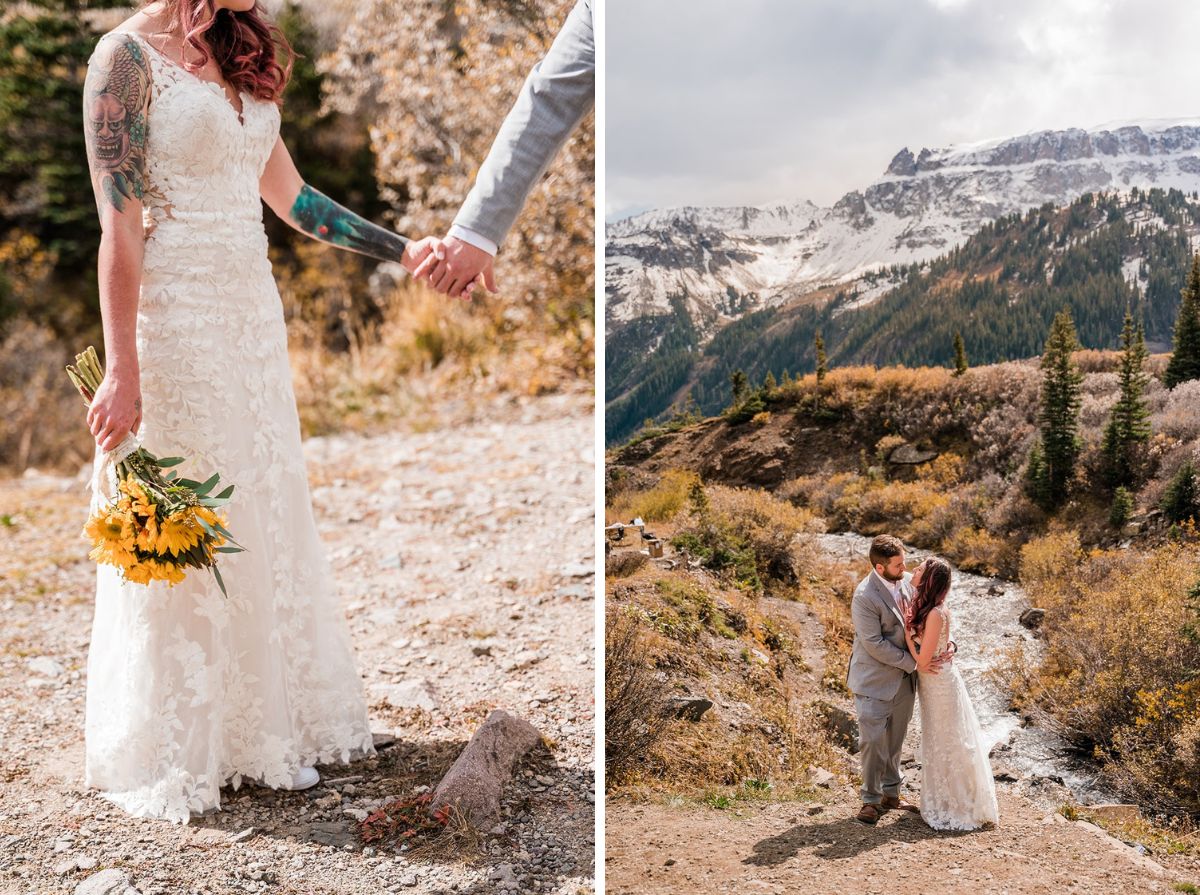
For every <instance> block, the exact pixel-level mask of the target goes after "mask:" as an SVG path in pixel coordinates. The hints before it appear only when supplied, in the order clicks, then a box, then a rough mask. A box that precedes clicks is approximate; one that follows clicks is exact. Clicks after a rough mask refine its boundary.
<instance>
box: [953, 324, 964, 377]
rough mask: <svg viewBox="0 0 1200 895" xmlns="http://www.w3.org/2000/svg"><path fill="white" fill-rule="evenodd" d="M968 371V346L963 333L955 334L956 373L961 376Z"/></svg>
mask: <svg viewBox="0 0 1200 895" xmlns="http://www.w3.org/2000/svg"><path fill="white" fill-rule="evenodd" d="M965 372H967V346H966V345H964V344H963V337H962V333H955V334H954V375H955V376H961V375H962V374H963V373H965Z"/></svg>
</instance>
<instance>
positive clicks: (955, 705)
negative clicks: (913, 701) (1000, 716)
mask: <svg viewBox="0 0 1200 895" xmlns="http://www.w3.org/2000/svg"><path fill="white" fill-rule="evenodd" d="M932 611H933V612H941V613H942V618H943V620H944V621H943V624H942V630H941V633H940V634H939V635H938V648H937V652H942V651H943V650H945V649H946V645H947V643H948V642H949V639H950V613H949V610H948V609H947V607H946V605H945V604H944V603H943V604H942V606H940V607H938V608H936V609H933V610H932ZM917 696H918V697H919V702H920V705H921V709H920V711H921V745H920V751H919V759H920V762H921V817H922V818H923V819H924V820H925V822H926V823H927V824H929V826H931V827H933V828H934V829H935V830H974V829H976V828H978V827H980V826H982V825H983V824H984V823H986V822H988V821H990V822H992V823H999V820H1000V810H999V808H998V806H997V805H996V784H995V781H994V780H993V778H992V766H991V763H990V762H989V761H988V754H987V744H986V743H985V741H984V738H983V732H982V730H981V729H980V727H979V719H978V717H976V715H975V708H974V706H972V705H971V696H970V694H969V693H968V692H967V685H966V683H964V681H963V679H962V675H961V674H959V673H958V667H957V666H956V665H955V664H954V663H953V662H951V663H950V664H949V665H947V666H943V667H942V670H941V671H939V672H938V673H937V674H931V673H926V672H921V673H920V674H919V675H918V676H917Z"/></svg>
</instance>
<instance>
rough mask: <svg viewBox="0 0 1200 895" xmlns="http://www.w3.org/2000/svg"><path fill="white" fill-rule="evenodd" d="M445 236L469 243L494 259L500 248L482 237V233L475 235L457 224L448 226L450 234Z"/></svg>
mask: <svg viewBox="0 0 1200 895" xmlns="http://www.w3.org/2000/svg"><path fill="white" fill-rule="evenodd" d="M446 235H447V236H453V237H454V238H455V239H461V240H462V241H463V242H467V243H470V244H471V245H473V246H475V248H477V249H483V251H485V252H487V253H488V254H489V255H492V256H493V257H495V254H496V251H497V249H499V248H500V247H499V246H498V245H496V244H495V243H494V242H492V241H491V240H490V239H488V238H487V237H486V236H484V235H483V234H482V233H476V232H475V231H474V230H471V229H468V228H467V227H462V226H460V225H458V224H451V225H450V232H449V233H447V234H446Z"/></svg>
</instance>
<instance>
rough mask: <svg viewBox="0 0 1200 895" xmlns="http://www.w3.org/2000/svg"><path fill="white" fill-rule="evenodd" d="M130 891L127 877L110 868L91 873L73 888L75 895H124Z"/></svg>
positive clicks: (119, 871) (120, 871)
mask: <svg viewBox="0 0 1200 895" xmlns="http://www.w3.org/2000/svg"><path fill="white" fill-rule="evenodd" d="M130 889H131V886H130V885H129V877H128V876H127V875H126V874H125V872H124V871H122V870H117V869H116V868H115V867H110V868H108V869H107V870H101V871H100V872H99V873H93V874H92V875H91V876H89V877H88V878H87V879H85V880H84V881H83V882H81V883H80V884H79V885H78V886H76V887H75V895H126V893H127V892H128V891H129V890H130ZM134 891H136V890H134Z"/></svg>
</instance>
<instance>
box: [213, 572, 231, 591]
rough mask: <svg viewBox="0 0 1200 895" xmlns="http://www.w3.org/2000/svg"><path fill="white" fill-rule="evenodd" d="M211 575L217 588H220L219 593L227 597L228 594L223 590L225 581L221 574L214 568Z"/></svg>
mask: <svg viewBox="0 0 1200 895" xmlns="http://www.w3.org/2000/svg"><path fill="white" fill-rule="evenodd" d="M212 573H213V577H214V578H216V579H217V586H218V587H220V588H221V593H223V594H224V595H225V596H227V597H228V596H229V592H228V591H226V590H225V580H224V579H223V578H222V577H221V573H220V572H219V571H217V567H216V566H213V567H212Z"/></svg>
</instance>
